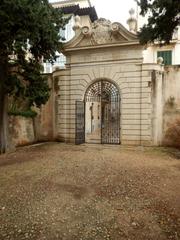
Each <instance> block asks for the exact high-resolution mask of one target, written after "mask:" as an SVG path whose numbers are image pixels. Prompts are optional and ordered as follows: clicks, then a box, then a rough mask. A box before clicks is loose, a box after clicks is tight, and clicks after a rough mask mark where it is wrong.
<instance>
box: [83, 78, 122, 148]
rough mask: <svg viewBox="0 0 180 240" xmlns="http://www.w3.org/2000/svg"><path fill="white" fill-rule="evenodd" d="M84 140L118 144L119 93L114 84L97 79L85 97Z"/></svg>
mask: <svg viewBox="0 0 180 240" xmlns="http://www.w3.org/2000/svg"><path fill="white" fill-rule="evenodd" d="M84 102H85V142H87V143H102V144H120V94H119V90H118V88H117V87H116V86H115V84H113V83H111V82H109V81H107V80H99V81H97V82H95V83H93V84H91V85H90V87H89V88H88V89H87V91H86V94H85V98H84Z"/></svg>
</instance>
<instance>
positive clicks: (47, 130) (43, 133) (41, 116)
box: [35, 74, 56, 141]
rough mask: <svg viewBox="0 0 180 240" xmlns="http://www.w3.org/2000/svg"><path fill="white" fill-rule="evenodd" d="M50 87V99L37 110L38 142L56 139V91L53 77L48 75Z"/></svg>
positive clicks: (36, 131)
mask: <svg viewBox="0 0 180 240" xmlns="http://www.w3.org/2000/svg"><path fill="white" fill-rule="evenodd" d="M48 83H49V87H50V89H51V90H50V98H49V100H48V102H47V103H46V104H45V105H42V106H41V108H40V109H36V110H37V112H38V116H37V117H36V119H35V137H36V141H52V140H54V139H55V137H56V133H55V117H54V116H55V97H56V89H55V83H54V81H53V78H52V75H50V74H49V75H48Z"/></svg>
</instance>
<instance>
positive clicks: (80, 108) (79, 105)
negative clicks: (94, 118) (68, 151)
mask: <svg viewBox="0 0 180 240" xmlns="http://www.w3.org/2000/svg"><path fill="white" fill-rule="evenodd" d="M75 116H76V133H75V134H76V136H75V143H76V144H77V145H79V144H82V143H84V142H85V103H84V101H76V113H75Z"/></svg>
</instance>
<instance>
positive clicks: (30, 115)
mask: <svg viewBox="0 0 180 240" xmlns="http://www.w3.org/2000/svg"><path fill="white" fill-rule="evenodd" d="M8 114H9V115H13V116H22V117H26V118H34V117H36V116H37V112H35V111H33V110H31V109H29V110H24V111H20V110H17V109H12V110H10V111H8Z"/></svg>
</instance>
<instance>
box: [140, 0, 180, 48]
mask: <svg viewBox="0 0 180 240" xmlns="http://www.w3.org/2000/svg"><path fill="white" fill-rule="evenodd" d="M136 1H137V2H138V4H139V6H140V8H141V12H140V14H141V15H142V16H145V15H146V14H148V23H147V24H145V25H144V26H143V27H142V28H141V30H140V33H139V37H140V42H141V43H142V44H146V43H148V42H154V41H158V42H160V43H169V42H170V41H171V40H172V36H173V33H174V30H176V28H177V27H178V26H179V25H180V0H136Z"/></svg>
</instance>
